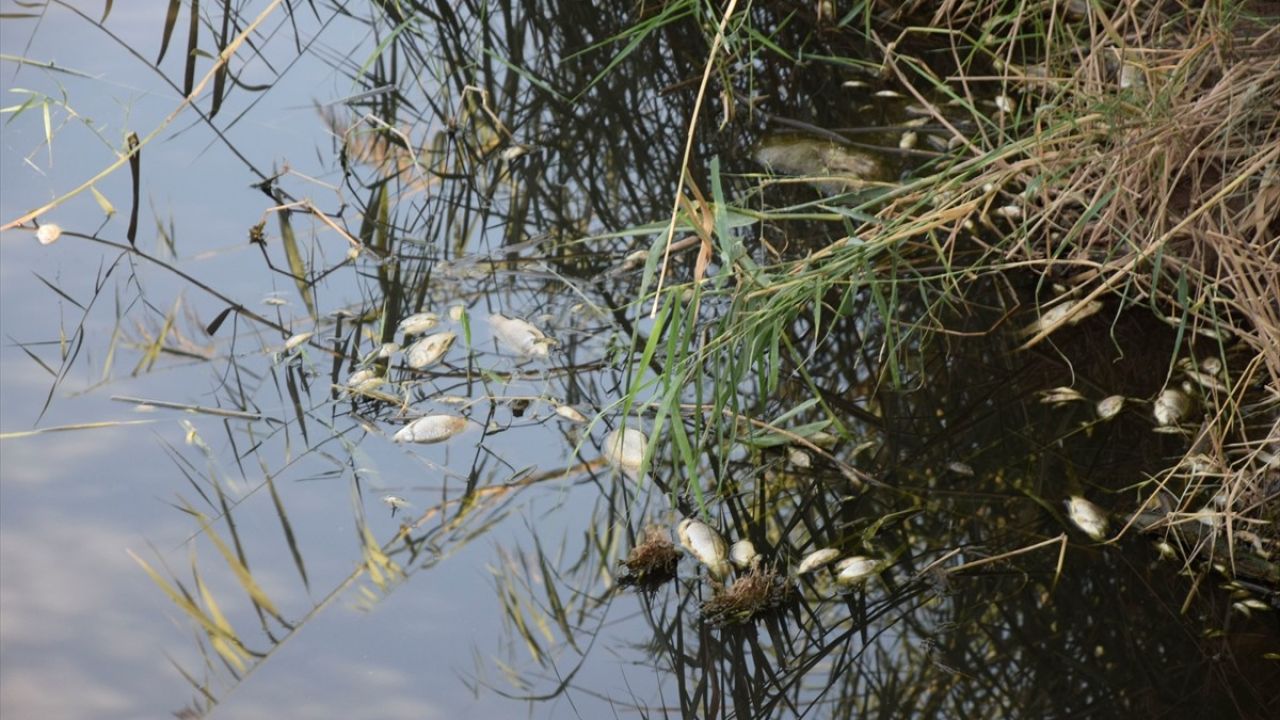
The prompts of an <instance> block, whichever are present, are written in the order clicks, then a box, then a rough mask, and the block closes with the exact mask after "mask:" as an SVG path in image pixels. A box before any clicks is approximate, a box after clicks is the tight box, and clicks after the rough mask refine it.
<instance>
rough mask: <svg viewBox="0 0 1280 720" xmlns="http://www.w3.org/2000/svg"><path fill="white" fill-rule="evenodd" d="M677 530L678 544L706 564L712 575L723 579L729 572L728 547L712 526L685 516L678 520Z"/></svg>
mask: <svg viewBox="0 0 1280 720" xmlns="http://www.w3.org/2000/svg"><path fill="white" fill-rule="evenodd" d="M678 532H679V535H680V544H681V545H683V546H684V547H685V549H686V550H688V551H689V553H690V554H692V555H693V556H694V557H695V558H697V559H698V562H701V563H702V564H703V565H706V566H707V570H709V571H710V572H711V576H712V577H714V578H715V579H717V580H723V579H724V577H725V576H726V575H728V574H729V560H728V555H729V548H728V546H727V545H726V544H725V542H724V538H722V537H720V533H718V532H716V531H715V529H714V528H712V527H711V526H710V525H708V524H706V523H704V522H702V521H701V520H695V519H693V518H685V519H684V520H681V521H680V526H679V528H678Z"/></svg>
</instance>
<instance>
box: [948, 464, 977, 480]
mask: <svg viewBox="0 0 1280 720" xmlns="http://www.w3.org/2000/svg"><path fill="white" fill-rule="evenodd" d="M947 469H948V470H950V471H951V472H953V473H955V474H957V475H963V476H965V477H973V468H972V467H970V466H969V465H968V464H967V463H962V462H958V461H957V462H952V463H947Z"/></svg>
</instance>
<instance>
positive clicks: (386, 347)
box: [378, 342, 400, 360]
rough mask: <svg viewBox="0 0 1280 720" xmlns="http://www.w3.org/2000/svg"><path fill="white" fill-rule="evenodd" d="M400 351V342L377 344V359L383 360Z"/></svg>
mask: <svg viewBox="0 0 1280 720" xmlns="http://www.w3.org/2000/svg"><path fill="white" fill-rule="evenodd" d="M399 351H400V343H394V342H389V343H382V344H381V345H379V346H378V359H379V360H385V359H387V358H389V357H391V356H392V355H395V354H396V353H397V352H399Z"/></svg>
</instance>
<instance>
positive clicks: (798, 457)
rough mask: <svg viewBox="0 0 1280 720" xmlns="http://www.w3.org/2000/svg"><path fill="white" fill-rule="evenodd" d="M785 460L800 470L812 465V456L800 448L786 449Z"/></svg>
mask: <svg viewBox="0 0 1280 720" xmlns="http://www.w3.org/2000/svg"><path fill="white" fill-rule="evenodd" d="M787 460H788V461H789V462H790V463H791V464H792V465H794V466H796V467H797V468H800V469H801V470H808V469H809V468H811V467H813V458H812V457H810V456H809V453H807V452H805V451H804V450H801V449H800V448H791V449H790V450H788V451H787Z"/></svg>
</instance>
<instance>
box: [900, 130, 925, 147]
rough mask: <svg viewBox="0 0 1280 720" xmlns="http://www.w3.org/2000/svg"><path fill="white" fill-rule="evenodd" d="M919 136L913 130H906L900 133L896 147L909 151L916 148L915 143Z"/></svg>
mask: <svg viewBox="0 0 1280 720" xmlns="http://www.w3.org/2000/svg"><path fill="white" fill-rule="evenodd" d="M919 139H920V136H919V135H918V134H916V131H914V130H908V131H906V132H904V133H902V137H900V138H898V147H899V148H900V149H902V150H910V149H911V148H913V147H915V146H916V141H917V140H919Z"/></svg>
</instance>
